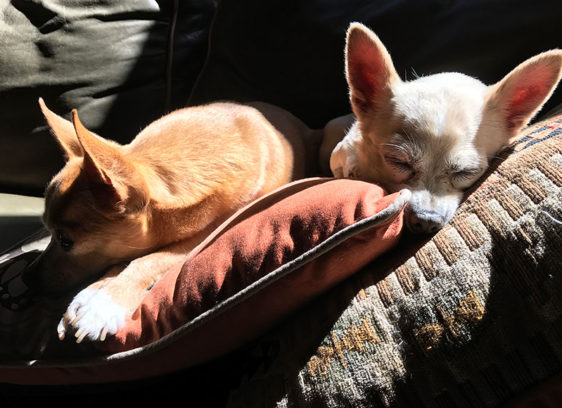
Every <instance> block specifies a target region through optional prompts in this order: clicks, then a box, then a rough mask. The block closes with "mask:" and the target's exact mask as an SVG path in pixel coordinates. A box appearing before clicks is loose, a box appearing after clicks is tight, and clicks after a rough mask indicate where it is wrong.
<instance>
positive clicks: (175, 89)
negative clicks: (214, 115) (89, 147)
mask: <svg viewBox="0 0 562 408" xmlns="http://www.w3.org/2000/svg"><path fill="white" fill-rule="evenodd" d="M1 3H5V2H4V1H2V2H1ZM6 3H7V2H6ZM2 8H3V10H2V12H3V13H2V17H0V152H2V153H1V155H2V158H1V159H0V191H4V192H5V191H10V192H11V191H13V192H22V193H32V194H42V192H43V189H44V187H45V185H46V183H47V182H48V180H49V179H50V178H51V177H52V175H53V174H54V173H55V172H56V171H58V169H60V168H61V167H62V164H63V161H62V155H61V153H60V150H59V148H58V146H57V145H56V143H55V141H54V139H53V138H52V137H51V135H49V132H48V130H47V128H46V127H45V124H44V120H43V118H42V116H41V114H40V111H39V106H38V104H37V99H38V98H39V97H40V96H41V97H43V98H44V99H45V101H46V103H47V104H48V106H49V107H50V108H51V109H52V110H53V111H55V112H56V113H58V114H61V115H66V117H68V113H69V112H70V110H71V109H73V108H77V109H78V112H79V115H80V118H81V119H82V120H83V122H84V123H85V125H86V126H87V127H89V128H91V129H92V130H93V131H95V132H97V133H99V134H101V135H102V136H105V137H108V138H111V139H114V140H117V141H119V142H128V141H130V140H131V139H132V138H133V137H134V136H135V135H136V134H137V133H138V132H139V130H141V129H142V128H143V127H144V126H146V125H147V124H148V123H150V122H151V121H153V120H154V119H156V118H158V117H159V116H161V115H162V114H164V113H166V111H169V110H171V109H173V108H175V107H178V106H179V104H183V103H184V101H185V95H187V94H188V93H189V92H190V90H191V88H192V86H193V83H194V81H195V79H196V77H197V75H198V74H199V72H200V69H201V66H202V64H203V61H204V59H205V55H206V52H207V38H208V28H209V25H210V21H211V19H212V16H213V14H214V2H213V0H189V1H187V0H185V1H179V0H158V1H150V0H106V1H103V2H102V1H86V0H42V1H26V0H12V1H11V2H10V3H9V4H7V5H5V6H2ZM174 16H175V17H174ZM174 19H176V24H175V28H176V30H175V32H174V33H173V35H172V36H171V29H172V25H173V23H174ZM170 38H172V39H173V40H172V42H171V41H170ZM170 61H172V63H171V64H170ZM178 95H181V97H178Z"/></svg>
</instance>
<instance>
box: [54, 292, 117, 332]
mask: <svg viewBox="0 0 562 408" xmlns="http://www.w3.org/2000/svg"><path fill="white" fill-rule="evenodd" d="M126 318H127V312H126V310H125V308H124V307H122V306H119V305H118V304H117V303H115V301H113V299H112V298H111V296H109V295H108V294H107V293H106V292H104V291H103V290H97V289H84V290H82V291H81V292H79V293H78V294H77V295H76V296H75V297H74V299H72V302H71V303H70V305H69V306H68V308H67V309H66V313H65V314H64V316H63V317H62V319H61V321H60V322H59V325H58V327H57V332H58V335H59V339H61V340H62V339H64V337H65V336H66V334H67V333H70V332H74V336H75V337H76V342H77V343H80V342H81V341H82V340H83V339H84V338H88V339H89V340H92V341H96V340H100V341H104V340H105V338H106V336H107V335H108V334H109V335H112V334H115V333H117V331H119V329H120V328H122V327H123V326H124V325H125V319H126Z"/></svg>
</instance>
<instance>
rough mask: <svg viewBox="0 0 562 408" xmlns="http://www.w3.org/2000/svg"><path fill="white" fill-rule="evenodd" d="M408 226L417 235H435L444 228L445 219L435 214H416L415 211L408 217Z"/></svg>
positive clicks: (409, 213)
mask: <svg viewBox="0 0 562 408" xmlns="http://www.w3.org/2000/svg"><path fill="white" fill-rule="evenodd" d="M406 225H407V226H408V228H409V229H410V230H411V231H412V232H414V233H416V234H435V233H436V232H437V231H439V230H440V229H441V228H443V225H444V223H443V217H441V216H440V215H439V214H436V213H434V212H430V213H424V214H421V215H420V214H416V213H414V212H413V211H410V212H408V214H407V215H406Z"/></svg>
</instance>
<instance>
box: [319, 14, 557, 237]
mask: <svg viewBox="0 0 562 408" xmlns="http://www.w3.org/2000/svg"><path fill="white" fill-rule="evenodd" d="M345 56H346V79H347V82H348V85H349V91H350V92H349V94H350V102H351V107H352V109H353V113H354V114H355V118H356V122H355V123H354V125H353V126H352V127H351V128H350V129H349V131H347V133H346V134H345V136H344V137H343V136H342V137H343V139H342V140H341V141H340V142H339V144H338V145H337V146H336V148H335V149H334V150H333V153H332V156H331V158H330V168H331V170H332V173H333V174H334V176H335V177H350V176H354V177H357V178H361V179H364V180H367V181H372V182H375V183H378V184H380V185H382V186H383V187H385V188H386V189H387V190H389V191H398V190H400V189H403V188H408V189H410V190H411V191H412V200H411V203H410V205H409V206H408V209H407V217H406V223H407V225H408V226H409V227H410V228H411V229H412V230H414V231H415V232H426V233H427V232H430V233H432V232H435V231H437V230H438V229H440V228H442V227H443V225H445V223H446V222H448V221H449V220H450V218H451V217H452V216H453V214H454V212H455V211H456V209H457V207H458V205H459V202H460V199H461V197H462V195H463V191H464V190H466V189H467V188H469V187H470V186H471V185H473V184H474V183H475V182H476V180H477V179H478V178H479V177H480V176H481V175H482V174H483V173H484V171H485V169H486V168H487V166H488V161H489V160H490V158H492V157H494V156H495V155H497V153H498V152H499V151H500V150H501V149H503V148H504V147H505V146H506V145H507V144H508V143H509V141H510V139H511V138H512V137H514V136H515V135H516V134H517V133H518V132H519V131H520V130H521V128H522V127H523V126H525V125H526V124H527V123H528V122H529V120H530V119H531V118H532V117H533V116H534V115H535V114H536V112H537V111H538V110H539V109H540V108H541V107H542V105H543V104H544V103H545V102H546V100H547V99H548V98H549V97H550V95H551V94H552V91H553V90H554V88H555V87H556V85H557V84H558V82H559V80H560V77H561V75H562V51H560V50H552V51H547V52H544V53H542V54H539V55H537V56H535V57H533V58H530V59H529V60H527V61H525V62H523V63H522V64H520V65H519V66H518V67H517V68H515V69H514V70H513V71H511V72H510V73H509V74H508V75H506V76H505V77H504V78H503V79H502V80H501V81H499V82H498V83H497V84H495V85H491V86H486V85H484V84H483V83H482V82H480V81H478V80H477V79H475V78H471V77H469V76H467V75H463V74H459V73H442V74H436V75H431V76H427V77H420V78H417V79H415V80H413V81H411V82H403V81H402V80H401V79H400V77H399V75H398V73H397V72H396V70H395V68H394V65H393V63H392V59H391V57H390V54H389V53H388V51H387V50H386V48H385V47H384V45H383V43H382V42H381V40H380V39H379V38H378V37H377V36H376V35H375V34H374V33H373V32H372V31H371V30H369V29H368V28H367V27H365V26H363V25H362V24H359V23H352V24H351V25H350V27H349V30H348V32H347V43H346V52H345ZM334 121H341V118H338V119H336V120H334ZM334 121H333V122H334Z"/></svg>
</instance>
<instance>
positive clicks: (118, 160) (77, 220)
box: [24, 99, 148, 293]
mask: <svg viewBox="0 0 562 408" xmlns="http://www.w3.org/2000/svg"><path fill="white" fill-rule="evenodd" d="M39 104H40V106H41V110H42V112H43V114H44V116H45V118H46V119H47V122H48V124H49V126H50V128H51V130H52V132H53V134H54V136H55V138H56V140H57V142H58V143H59V145H60V146H61V148H62V149H63V151H64V153H65V157H66V165H65V166H64V168H63V169H62V170H61V171H60V172H59V173H58V174H57V175H56V176H55V177H54V178H53V180H52V181H51V182H50V184H49V185H48V187H47V189H46V192H45V211H44V214H43V222H44V224H45V226H46V228H47V229H48V230H49V231H50V232H51V234H52V238H51V242H50V243H49V245H48V247H47V249H46V250H45V251H44V252H43V254H42V255H41V256H40V257H39V258H38V259H37V260H36V261H35V262H34V263H33V265H32V266H31V267H30V268H29V270H28V271H26V272H25V274H24V280H25V282H26V283H28V284H29V285H30V286H32V287H35V288H37V289H38V290H39V291H41V292H45V293H49V292H59V291H63V290H65V289H68V288H70V287H73V286H76V285H78V284H80V283H83V282H85V281H87V280H90V279H93V278H95V277H97V276H99V274H100V273H101V272H103V271H104V270H105V269H106V268H107V267H108V266H110V265H113V264H116V263H119V262H122V261H127V260H130V259H131V258H133V257H136V256H138V255H139V254H142V253H145V252H146V248H145V247H146V245H147V242H146V238H145V237H146V233H145V232H146V223H147V217H146V211H145V208H146V205H147V201H148V197H147V194H146V188H145V184H144V181H143V179H142V177H141V176H140V174H139V173H138V172H137V171H136V169H135V165H134V163H132V162H131V161H130V160H128V159H127V158H126V157H125V155H124V154H123V153H122V151H123V147H122V146H120V145H118V144H117V143H114V142H111V141H108V140H105V139H102V138H101V137H99V136H97V135H95V134H93V133H92V132H90V131H88V130H87V129H86V128H85V127H84V126H83V125H82V123H81V122H80V120H79V119H78V115H77V113H76V111H73V112H72V122H70V121H68V120H66V119H63V118H62V117H60V116H58V115H56V114H55V113H53V112H51V111H50V110H49V109H48V108H47V106H46V105H45V103H44V102H43V100H42V99H40V100H39Z"/></svg>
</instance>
